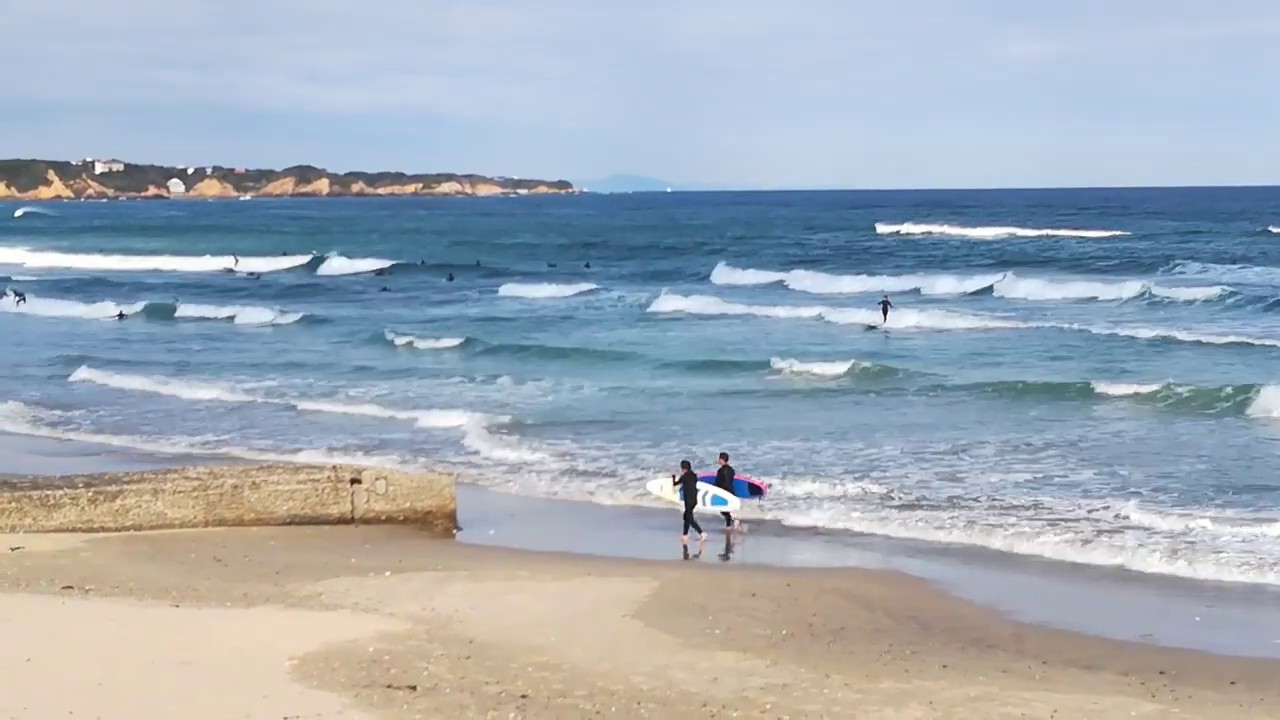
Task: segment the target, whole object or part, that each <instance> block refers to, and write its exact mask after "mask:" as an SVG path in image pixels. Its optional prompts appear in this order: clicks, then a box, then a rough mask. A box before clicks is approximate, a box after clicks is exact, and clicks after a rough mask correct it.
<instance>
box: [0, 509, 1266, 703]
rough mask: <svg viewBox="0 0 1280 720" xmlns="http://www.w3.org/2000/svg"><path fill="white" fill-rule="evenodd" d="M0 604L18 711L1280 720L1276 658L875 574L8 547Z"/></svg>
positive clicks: (39, 540) (349, 541) (255, 542)
mask: <svg viewBox="0 0 1280 720" xmlns="http://www.w3.org/2000/svg"><path fill="white" fill-rule="evenodd" d="M714 548H715V545H714V544H708V546H707V548H706V550H705V552H709V553H713V552H715V549H714ZM695 553H696V548H695ZM0 593H2V594H0V632H3V636H4V637H5V650H4V655H5V657H6V658H7V660H8V662H6V663H5V666H6V671H5V672H4V673H0V717H4V718H21V719H24V720H25V719H26V718H33V719H34V718H49V717H77V718H81V717H93V718H172V717H187V718H264V719H266V718H273V719H276V720H279V719H281V718H291V719H295V718H296V719H298V720H301V719H303V718H306V719H308V720H311V719H318V718H389V719H390V718H395V719H398V718H463V717H466V718H471V717H476V718H489V717H495V718H496V717H501V718H512V717H516V718H522V717H527V718H561V717H563V718H577V717H597V716H598V717H655V718H685V717H688V718H703V717H761V718H764V717H768V718H781V717H787V718H809V717H814V718H817V717H865V718H1006V717H1007V718H1024V717H1032V718H1051V717H1058V718H1133V717H1141V718H1165V717H1178V718H1224V717H1239V718H1244V717H1249V718H1263V717H1280V691H1278V690H1277V688H1276V685H1275V682H1274V680H1275V678H1276V677H1277V673H1278V672H1280V663H1276V662H1274V661H1269V660H1257V659H1242V658H1230V657H1221V656H1213V655H1207V654H1203V653H1198V652H1194V651H1188V650H1176V649H1167V648H1159V647H1154V646H1144V645H1138V644H1132V643H1124V642H1118V641H1113V640H1106V639H1099V638H1093V637H1088V636H1085V635H1080V634H1075V633H1070V632H1066V631H1060V630H1052V629H1046V628H1040V627H1035V626H1029V625H1023V624H1019V623H1016V622H1012V621H1010V620H1007V619H1004V618H1002V617H1001V616H1000V615H999V614H997V613H996V612H994V611H992V610H989V609H986V608H983V607H980V606H977V605H974V604H970V603H968V602H965V601H961V600H957V599H954V598H952V597H950V596H947V595H945V594H943V593H942V592H940V591H938V590H936V589H934V588H933V587H932V586H930V585H929V584H928V583H926V582H924V581H922V580H919V579H915V578H911V577H908V576H905V575H901V574H897V573H893V572H886V571H876V570H857V569H786V568H763V567H750V566H728V565H714V564H704V563H694V562H679V561H668V562H657V561H646V560H620V559H608V558H595V557H585V556H575V555H567V554H556V553H533V552H523V551H518V550H510V549H502V548H492V547H477V546H471V545H465V544H461V543H457V542H454V541H449V540H438V539H432V538H428V537H425V536H423V535H421V534H419V533H417V532H415V531H413V530H408V529H403V528H399V529H397V528H374V527H312V528H260V529H225V530H200V531H177V532H157V533H133V534H123V535H104V536H79V535H77V536H66V535H10V536H5V537H3V538H0Z"/></svg>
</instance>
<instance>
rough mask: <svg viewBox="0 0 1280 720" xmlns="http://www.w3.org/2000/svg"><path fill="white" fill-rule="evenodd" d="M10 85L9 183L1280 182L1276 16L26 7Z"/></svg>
mask: <svg viewBox="0 0 1280 720" xmlns="http://www.w3.org/2000/svg"><path fill="white" fill-rule="evenodd" d="M361 7H363V9H358V8H361ZM0 67H3V68H5V70H6V72H5V76H6V82H5V89H4V92H3V95H0V157H39V158H50V159H69V158H78V157H88V156H92V157H103V156H115V157H120V158H121V159H124V160H127V161H135V162H156V163H161V164H174V165H187V164H192V165H204V164H212V163H218V164H225V165H239V166H250V167H283V166H287V165H293V164H300V163H307V164H313V165H319V166H322V167H326V168H329V169H331V170H337V171H345V170H357V169H359V170H405V171H412V172H429V171H440V172H476V173H483V174H491V175H516V176H521V177H539V178H546V179H560V178H565V179H570V180H574V181H576V182H582V181H584V180H589V179H592V178H598V177H603V176H607V175H611V174H615V173H626V174H636V175H647V176H654V177H659V178H663V179H666V180H667V181H670V182H672V183H675V184H677V185H682V184H697V185H704V186H714V187H729V188H926V187H1059V186H1100V185H1201V184H1210V185H1214V184H1224V185H1232V184H1280V90H1278V89H1277V81H1276V78H1277V76H1278V74H1280V73H1278V71H1280V2H1277V1H1276V0H1216V1H1215V2H1212V3H1210V2H1205V1H1204V0H1194V1H1193V0H876V1H874V2H872V1H867V0H793V1H792V2H778V1H776V0H771V1H763V0H732V1H729V0H644V1H643V2H638V1H637V2H623V1H621V0H539V1H538V2H530V1H529V0H484V1H482V2H477V1H476V0H467V1H465V2H455V1H454V0H378V2H376V3H375V2H368V3H360V4H357V3H355V2H337V1H336V0H305V1H304V0H252V1H251V2H246V1H244V0H220V1H219V2H216V3H212V2H210V3H193V2H186V3H184V2H177V1H175V0H163V1H158V0H129V1H128V2H121V3H107V2H102V1H101V0H95V1H93V2H89V1H88V0H0Z"/></svg>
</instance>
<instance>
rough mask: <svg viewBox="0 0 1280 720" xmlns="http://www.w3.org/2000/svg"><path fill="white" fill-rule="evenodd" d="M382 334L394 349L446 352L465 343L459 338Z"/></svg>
mask: <svg viewBox="0 0 1280 720" xmlns="http://www.w3.org/2000/svg"><path fill="white" fill-rule="evenodd" d="M382 334H383V337H385V338H386V339H387V341H388V342H391V343H394V344H395V345H396V347H404V346H405V345H408V346H410V347H412V348H415V349H418V350H448V349H449V348H456V347H458V346H459V345H461V344H462V343H464V342H466V341H467V339H466V338H460V337H439V338H428V337H418V336H416V335H401V334H399V333H395V332H392V331H390V330H384V331H383V333H382Z"/></svg>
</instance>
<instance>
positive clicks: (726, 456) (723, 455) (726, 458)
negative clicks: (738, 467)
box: [720, 452, 729, 462]
mask: <svg viewBox="0 0 1280 720" xmlns="http://www.w3.org/2000/svg"><path fill="white" fill-rule="evenodd" d="M720 459H721V460H723V461H725V462H729V453H726V452H722V453H720Z"/></svg>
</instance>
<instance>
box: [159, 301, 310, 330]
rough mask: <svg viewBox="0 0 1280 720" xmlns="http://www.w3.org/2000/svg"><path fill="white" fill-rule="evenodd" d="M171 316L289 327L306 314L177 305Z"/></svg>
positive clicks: (234, 306) (191, 304)
mask: <svg viewBox="0 0 1280 720" xmlns="http://www.w3.org/2000/svg"><path fill="white" fill-rule="evenodd" d="M173 316H174V317H175V318H177V319H180V320H181V319H194V320H231V321H232V322H234V323H235V324H236V325H289V324H291V323H296V322H298V321H299V320H301V319H302V318H303V317H305V316H306V314H305V313H300V312H287V311H284V310H273V309H271V308H265V307H258V306H256V305H200V304H194V303H178V304H177V305H176V306H174V311H173Z"/></svg>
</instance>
